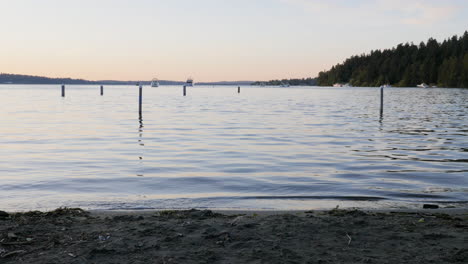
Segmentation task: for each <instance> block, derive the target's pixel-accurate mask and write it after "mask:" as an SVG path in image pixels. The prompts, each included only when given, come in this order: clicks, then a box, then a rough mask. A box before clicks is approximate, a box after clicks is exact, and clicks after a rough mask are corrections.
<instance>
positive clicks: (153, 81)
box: [151, 78, 159, 87]
mask: <svg viewBox="0 0 468 264" xmlns="http://www.w3.org/2000/svg"><path fill="white" fill-rule="evenodd" d="M151 87H159V80H158V79H156V78H154V79H153V80H151Z"/></svg>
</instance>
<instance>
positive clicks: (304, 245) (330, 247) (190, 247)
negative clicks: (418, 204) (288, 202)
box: [0, 208, 468, 264]
mask: <svg viewBox="0 0 468 264" xmlns="http://www.w3.org/2000/svg"><path fill="white" fill-rule="evenodd" d="M467 259H468V213H467V211H466V210H453V211H450V210H449V211H442V210H416V211H414V210H413V211H398V212H378V211H369V212H365V211H357V210H339V209H335V210H330V211H301V212H222V213H221V212H213V211H208V210H206V211H199V210H189V211H132V212H113V211H104V212H103V211H101V212H87V211H83V210H81V209H63V208H61V209H57V210H55V211H51V212H27V213H11V214H8V213H5V212H1V213H0V263H5V264H7V263H35V264H39V263H44V264H45V263H99V264H107V263H464V262H465V261H466V260H467Z"/></svg>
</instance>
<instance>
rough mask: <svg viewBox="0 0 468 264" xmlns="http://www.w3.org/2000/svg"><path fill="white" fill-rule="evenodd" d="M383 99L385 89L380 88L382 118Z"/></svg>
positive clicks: (381, 113) (381, 112)
mask: <svg viewBox="0 0 468 264" xmlns="http://www.w3.org/2000/svg"><path fill="white" fill-rule="evenodd" d="M383 97H384V87H383V86H380V116H382V115H383V102H384V101H383Z"/></svg>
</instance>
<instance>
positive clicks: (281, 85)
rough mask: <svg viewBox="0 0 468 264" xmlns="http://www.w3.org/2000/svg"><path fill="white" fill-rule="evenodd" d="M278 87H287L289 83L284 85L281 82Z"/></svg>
mask: <svg viewBox="0 0 468 264" xmlns="http://www.w3.org/2000/svg"><path fill="white" fill-rule="evenodd" d="M280 87H289V83H284V82H282V83H281V84H280Z"/></svg>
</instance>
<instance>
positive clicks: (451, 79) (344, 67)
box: [317, 31, 468, 88]
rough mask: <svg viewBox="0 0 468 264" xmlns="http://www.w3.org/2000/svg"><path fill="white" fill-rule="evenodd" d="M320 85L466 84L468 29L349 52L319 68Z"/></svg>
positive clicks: (318, 81) (463, 85)
mask: <svg viewBox="0 0 468 264" xmlns="http://www.w3.org/2000/svg"><path fill="white" fill-rule="evenodd" d="M317 83H318V85H320V86H332V85H333V84H335V83H349V84H350V85H353V86H381V85H384V84H391V85H393V86H399V87H414V86H416V85H418V84H421V83H426V84H429V85H437V86H439V87H463V88H467V87H468V31H465V33H464V34H463V36H460V37H458V36H453V37H451V38H449V39H446V40H444V41H443V42H438V41H437V40H435V39H433V38H430V39H429V40H428V41H427V42H421V43H420V44H419V45H415V44H413V43H406V44H399V45H398V46H397V47H396V48H392V49H385V50H374V51H371V52H370V53H369V54H362V55H358V56H352V57H351V58H349V59H347V60H345V61H344V62H343V63H341V64H338V65H335V66H333V67H332V68H331V69H330V70H328V71H324V72H320V73H319V76H318V78H317Z"/></svg>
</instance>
